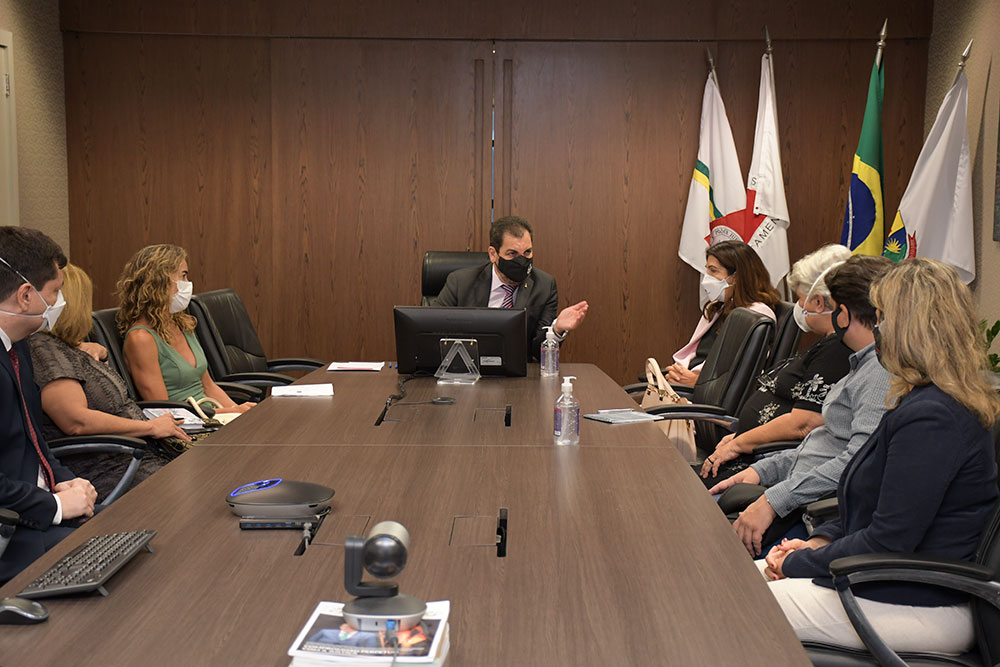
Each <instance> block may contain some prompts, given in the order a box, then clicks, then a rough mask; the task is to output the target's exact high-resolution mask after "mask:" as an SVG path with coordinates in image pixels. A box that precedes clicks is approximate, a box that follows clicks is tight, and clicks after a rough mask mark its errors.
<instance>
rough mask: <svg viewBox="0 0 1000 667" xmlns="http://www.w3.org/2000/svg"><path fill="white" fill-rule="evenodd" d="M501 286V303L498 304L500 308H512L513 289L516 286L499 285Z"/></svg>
mask: <svg viewBox="0 0 1000 667" xmlns="http://www.w3.org/2000/svg"><path fill="white" fill-rule="evenodd" d="M500 287H502V288H503V303H501V304H500V307H501V308H513V307H514V290H516V289H517V287H516V286H515V287H511V286H510V285H500Z"/></svg>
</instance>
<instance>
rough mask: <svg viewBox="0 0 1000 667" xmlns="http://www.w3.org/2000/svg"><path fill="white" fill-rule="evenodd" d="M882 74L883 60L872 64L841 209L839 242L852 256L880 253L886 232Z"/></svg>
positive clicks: (883, 85)
mask: <svg viewBox="0 0 1000 667" xmlns="http://www.w3.org/2000/svg"><path fill="white" fill-rule="evenodd" d="M884 90H885V74H884V73H883V71H882V63H881V62H880V61H876V63H875V65H873V66H872V77H871V81H870V82H869V84H868V103H867V104H866V105H865V120H864V123H863V124H862V126H861V139H860V140H859V141H858V150H857V152H856V153H855V154H854V167H853V169H852V170H851V191H850V193H849V194H848V196H847V210H846V211H845V212H844V230H843V232H841V235H840V243H841V245H845V246H847V247H848V248H850V250H851V252H852V253H853V254H855V255H881V254H882V248H883V241H884V235H885V222H884V221H885V211H884V209H883V206H882V171H883V169H882V93H883V91H884Z"/></svg>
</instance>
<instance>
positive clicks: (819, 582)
mask: <svg viewBox="0 0 1000 667" xmlns="http://www.w3.org/2000/svg"><path fill="white" fill-rule="evenodd" d="M871 300H872V303H873V304H874V305H875V307H876V308H877V309H878V311H879V316H880V319H879V322H878V325H877V327H876V328H875V331H874V332H873V333H874V334H875V350H876V352H877V353H878V355H879V359H880V360H881V361H882V363H883V365H884V366H885V367H886V369H887V370H888V371H889V373H890V375H891V376H892V380H891V384H890V389H889V393H888V395H887V396H886V404H887V405H888V406H889V408H890V410H889V411H888V412H887V413H886V414H885V416H884V417H883V419H882V422H881V424H879V426H878V428H877V429H876V430H875V432H874V433H873V434H872V436H871V438H869V440H868V442H866V443H865V444H864V445H863V446H862V447H861V449H859V450H858V452H857V454H855V456H854V458H853V459H852V460H851V462H850V463H849V464H848V466H847V469H846V470H845V471H844V474H843V475H842V476H841V478H840V484H839V487H838V489H837V498H838V500H839V505H840V517H839V519H837V520H836V521H832V522H830V523H828V524H824V525H823V526H820V527H819V529H817V530H816V532H815V533H813V536H812V537H811V538H810V539H809V540H808V541H804V540H789V541H788V542H785V543H783V544H779V545H777V546H775V547H774V548H773V549H772V550H771V552H770V553H769V554H768V555H767V558H766V569H765V562H764V561H758V566H759V567H760V568H761V569H762V570H763V571H764V573H765V575H766V576H767V577H768V578H769V579H771V580H772V581H771V584H770V586H771V590H772V592H773V593H774V595H775V597H776V598H777V599H778V602H779V603H780V605H781V607H782V609H783V610H784V611H785V614H786V616H788V619H789V621H790V622H791V624H792V627H794V628H795V631H796V633H797V634H798V636H799V637H800V638H801V639H803V640H812V641H821V642H826V643H833V644H838V645H841V646H849V647H854V648H863V646H862V644H861V641H860V639H859V638H858V636H857V635H856V634H855V632H854V630H853V629H852V626H851V624H850V622H849V621H848V619H847V615H846V613H845V612H844V609H843V606H842V605H841V602H840V600H839V598H838V595H837V593H836V592H835V591H833V590H831V589H830V586H831V584H830V572H829V566H830V562H831V561H833V560H835V559H837V558H841V557H844V556H852V555H858V554H867V553H876V552H882V553H884V552H888V553H915V554H918V555H920V554H923V555H928V556H934V557H936V558H951V559H957V560H970V561H971V560H972V559H973V558H974V556H975V552H976V547H977V544H978V542H979V539H980V536H981V533H982V531H983V529H984V527H985V526H986V522H987V520H988V518H989V516H990V514H991V513H992V511H993V508H994V506H995V505H996V502H997V468H996V462H995V458H994V449H993V438H992V436H991V435H990V429H991V428H992V427H993V425H994V423H995V422H996V419H997V415H998V414H1000V401H998V398H997V394H996V392H994V391H993V389H992V388H991V387H990V385H989V384H988V383H987V382H986V380H985V378H984V376H983V371H984V370H985V368H986V347H985V345H984V341H983V335H982V331H981V330H980V328H979V325H978V318H977V317H976V315H975V312H974V310H973V306H972V295H971V293H970V292H969V289H968V288H967V287H966V286H965V285H964V284H963V283H962V281H961V280H960V279H959V277H958V274H957V273H956V272H955V270H954V269H952V268H951V267H950V266H947V265H945V264H942V263H941V262H936V261H934V260H929V259H912V260H907V261H905V262H903V263H902V264H900V265H898V266H896V267H895V268H893V269H892V270H891V271H889V272H888V273H886V274H885V276H883V277H882V278H881V280H879V281H878V282H877V283H875V284H874V285H873V286H872V290H871ZM814 582H815V583H814ZM855 593H856V595H857V597H858V599H859V603H860V605H861V609H862V611H864V613H865V614H866V616H867V617H868V619H869V621H871V623H872V625H873V626H874V628H875V630H876V631H877V632H878V633H879V635H880V636H881V637H882V639H884V640H885V641H886V642H887V643H888V645H889V646H890V647H891V648H892V649H893V650H896V651H933V652H941V653H952V654H960V653H963V652H964V651H966V650H968V648H969V647H970V646H971V645H972V641H973V626H972V614H971V611H970V608H969V605H968V597H967V596H963V595H962V594H959V593H956V592H953V591H950V590H946V589H943V588H936V587H932V586H924V585H921V584H915V583H900V582H892V583H869V584H863V585H860V586H858V587H856V589H855Z"/></svg>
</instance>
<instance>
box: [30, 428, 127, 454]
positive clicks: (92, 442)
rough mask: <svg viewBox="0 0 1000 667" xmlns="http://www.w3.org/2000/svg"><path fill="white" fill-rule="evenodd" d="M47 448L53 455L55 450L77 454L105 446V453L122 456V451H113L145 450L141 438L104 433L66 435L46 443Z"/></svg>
mask: <svg viewBox="0 0 1000 667" xmlns="http://www.w3.org/2000/svg"><path fill="white" fill-rule="evenodd" d="M48 444H49V448H50V449H51V450H52V452H53V453H55V450H56V449H59V450H60V451H61V452H63V453H66V454H70V453H73V454H78V453H81V454H82V453H86V452H93V451H97V449H96V448H97V447H103V446H107V447H109V448H110V449H107V450H106V451H111V452H121V453H123V454H125V453H128V452H125V451H124V450H122V449H115V448H121V447H127V448H129V449H142V450H144V451H145V449H146V444H147V443H146V441H145V440H143V439H142V438H136V437H133V436H131V435H108V434H105V433H99V434H95V435H67V436H65V437H62V438H54V439H52V440H49V441H48ZM81 446H83V447H86V448H87V449H81V450H80V451H79V452H77V451H73V452H70V451H68V449H69V448H70V447H72V448H74V449H75V448H77V447H81Z"/></svg>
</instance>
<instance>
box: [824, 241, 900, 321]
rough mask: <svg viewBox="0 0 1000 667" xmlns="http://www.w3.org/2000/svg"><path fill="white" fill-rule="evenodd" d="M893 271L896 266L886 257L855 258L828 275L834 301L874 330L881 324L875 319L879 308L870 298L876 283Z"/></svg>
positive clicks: (863, 256)
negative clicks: (877, 323) (890, 270)
mask: <svg viewBox="0 0 1000 667" xmlns="http://www.w3.org/2000/svg"><path fill="white" fill-rule="evenodd" d="M892 267H893V263H892V262H891V261H890V260H889V259H887V258H885V257H882V256H875V257H872V256H869V255H854V256H853V257H851V258H850V259H848V260H847V261H846V262H844V263H843V264H841V265H840V266H838V267H837V268H835V269H833V270H831V271H830V273H828V274H826V278H825V281H826V286H827V288H828V289H829V290H830V298H832V299H833V300H834V301H836V302H837V305H838V307H839V306H840V305H844V306H847V310H848V311H850V313H851V319H852V320H857V321H859V322H861V324H862V326H864V327H866V328H868V329H871V328H873V327H874V326H875V323H876V322H877V321H878V320H877V319H876V317H875V306H874V305H872V302H871V298H870V297H869V294H870V292H871V288H872V283H874V282H875V281H876V280H878V279H879V278H881V277H882V276H884V275H885V274H886V272H888V271H889V269H891V268H892Z"/></svg>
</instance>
